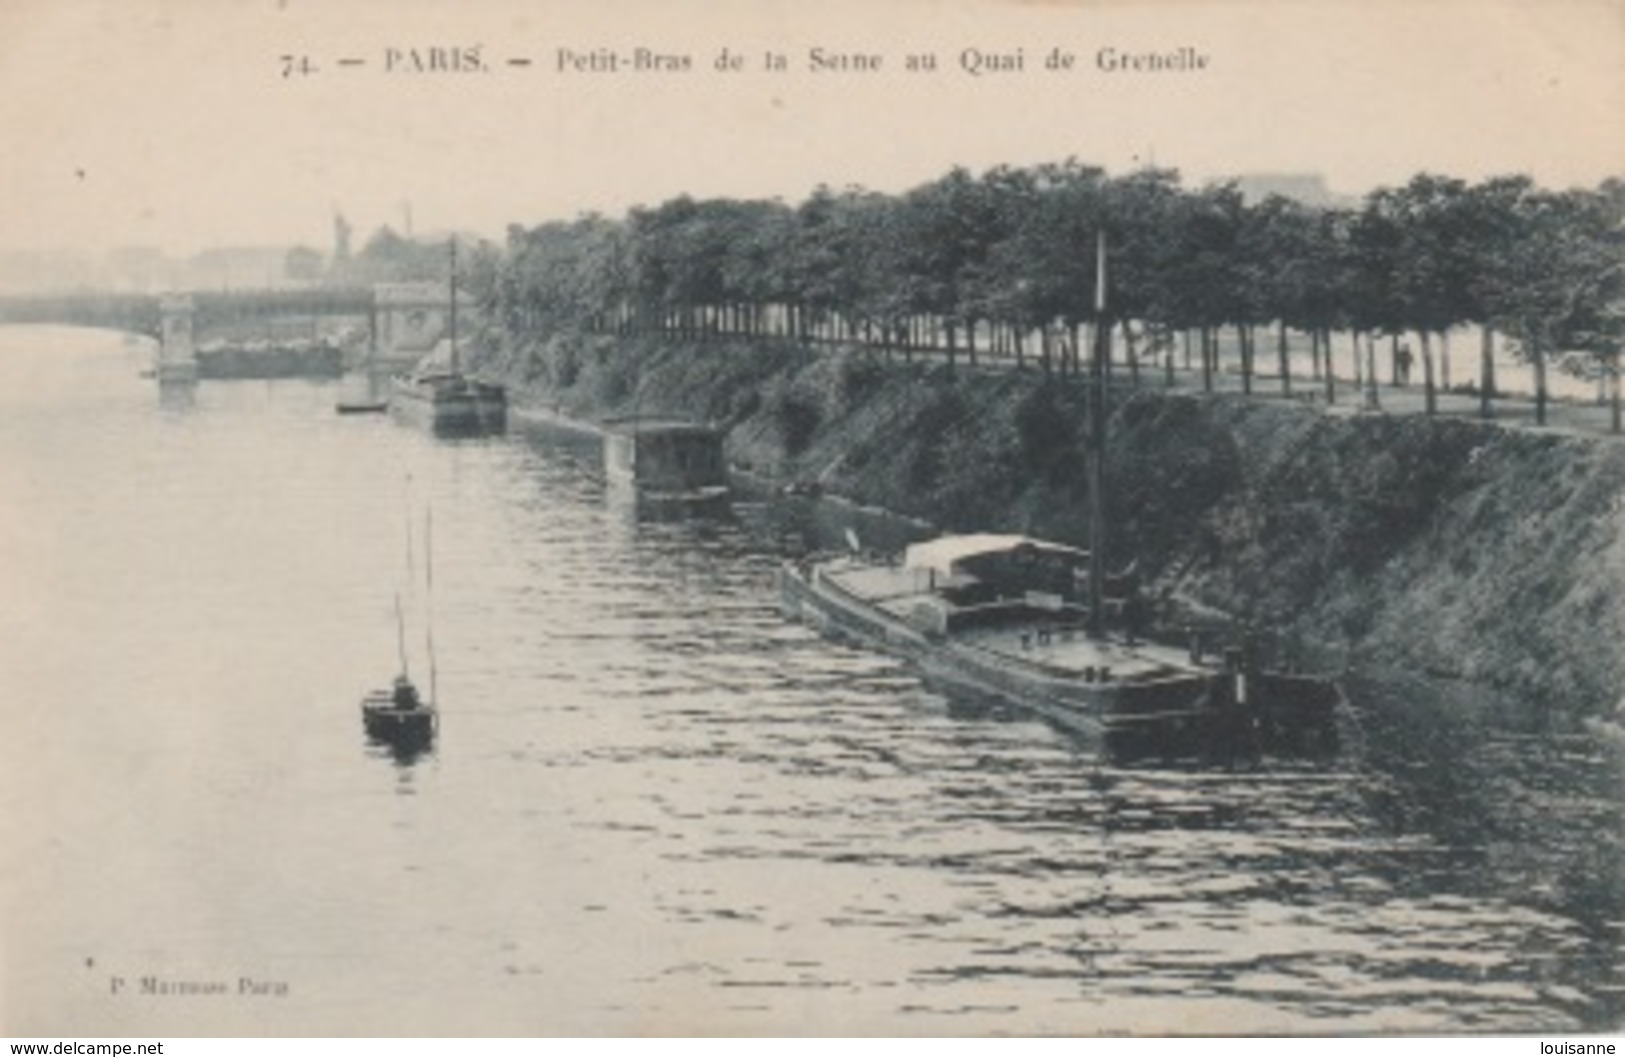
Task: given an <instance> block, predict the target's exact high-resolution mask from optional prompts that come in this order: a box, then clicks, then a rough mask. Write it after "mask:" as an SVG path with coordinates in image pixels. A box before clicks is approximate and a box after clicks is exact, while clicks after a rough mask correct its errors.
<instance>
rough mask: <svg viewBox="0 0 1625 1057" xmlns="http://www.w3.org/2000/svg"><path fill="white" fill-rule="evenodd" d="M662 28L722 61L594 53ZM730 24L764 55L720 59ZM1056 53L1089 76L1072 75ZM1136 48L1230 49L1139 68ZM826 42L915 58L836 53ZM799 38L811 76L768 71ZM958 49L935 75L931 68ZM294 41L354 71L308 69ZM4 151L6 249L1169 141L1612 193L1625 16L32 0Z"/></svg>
mask: <svg viewBox="0 0 1625 1057" xmlns="http://www.w3.org/2000/svg"><path fill="white" fill-rule="evenodd" d="M474 45H483V51H482V58H483V59H484V61H485V63H486V64H487V65H488V66H489V67H491V69H490V72H487V73H474V74H438V73H437V74H421V73H386V72H384V71H383V69H382V67H383V65H384V61H385V54H386V51H387V50H388V49H396V50H397V51H398V52H399V53H401V54H404V53H406V52H407V51H408V50H409V49H417V50H418V51H419V53H420V54H422V52H423V49H426V48H428V47H434V46H437V47H443V48H468V47H471V46H474ZM638 47H643V48H646V49H649V51H650V52H652V53H659V54H664V55H677V54H688V55H689V56H691V59H692V61H693V63H694V64H695V66H694V68H693V69H692V70H690V71H689V72H687V73H658V72H649V71H646V72H632V71H627V70H625V69H624V68H623V69H621V70H619V71H617V72H610V71H608V70H604V69H593V68H591V67H592V63H591V62H590V61H589V60H590V57H591V56H592V55H594V54H595V53H598V52H599V49H604V48H607V49H610V51H611V52H612V53H615V54H623V55H624V54H626V53H629V52H631V51H632V50H633V49H635V48H638ZM724 47H726V48H728V49H730V50H731V51H733V52H735V53H737V54H740V55H742V56H744V57H745V59H746V61H747V64H748V65H747V67H746V68H745V69H743V70H741V71H740V72H734V73H718V72H716V71H715V70H714V68H713V62H714V59H715V57H716V54H717V52H718V51H719V50H720V49H722V48H724ZM1052 47H1061V48H1063V49H1065V50H1066V51H1069V52H1072V53H1074V54H1075V55H1076V63H1077V65H1076V67H1075V68H1074V70H1073V71H1072V72H1066V73H1063V72H1052V71H1047V70H1045V69H1044V59H1045V56H1046V54H1047V53H1048V51H1049V49H1050V48H1052ZM1106 47H1111V48H1115V49H1118V50H1119V51H1120V52H1128V53H1140V52H1146V51H1157V52H1178V50H1179V49H1182V48H1189V49H1192V54H1200V55H1204V56H1206V57H1207V58H1208V66H1207V68H1206V69H1204V70H1201V71H1187V72H1182V73H1147V72H1141V73H1122V72H1118V73H1107V72H1104V71H1101V70H1099V69H1098V68H1097V66H1096V55H1097V52H1098V50H1099V49H1101V48H1106ZM812 48H822V49H825V50H826V51H827V52H840V53H858V52H862V53H868V54H879V55H881V56H883V66H882V69H881V71H880V72H877V73H851V72H847V73H836V72H813V71H811V70H809V69H808V65H809V63H808V54H809V52H810V49H812ZM968 48H974V49H977V50H979V51H980V52H982V53H984V54H986V55H991V56H998V57H1002V58H1009V57H1010V56H1013V55H1014V54H1015V53H1016V50H1017V49H1020V53H1021V58H1022V61H1023V65H1024V68H1023V69H1022V70H1021V71H1020V72H986V73H984V74H983V75H981V76H973V75H972V74H970V73H968V72H965V71H964V70H963V69H961V68H960V67H959V65H958V56H959V54H960V53H961V52H962V51H963V50H964V49H968ZM561 49H564V50H567V51H569V52H570V53H571V55H572V56H573V58H571V59H570V60H567V63H566V64H567V65H570V64H571V63H574V64H575V65H574V67H573V68H572V69H570V70H568V71H561V70H560V69H559V68H558V67H559V59H560V54H559V53H560V50H561ZM768 50H773V51H776V52H780V53H783V54H785V55H786V57H787V59H788V62H789V67H790V68H789V70H788V72H784V73H769V72H766V71H764V70H763V69H762V68H761V66H762V56H763V54H764V53H765V52H766V51H768ZM925 52H933V53H935V54H936V56H937V59H938V63H939V68H938V70H937V71H936V72H935V73H918V72H916V73H908V72H905V71H904V70H903V69H902V63H903V60H904V57H905V56H907V55H909V54H918V53H925ZM285 54H291V55H308V56H310V57H311V58H312V59H313V60H314V61H315V62H316V63H317V65H318V66H319V67H320V68H321V71H320V72H319V73H317V74H316V75H314V76H301V75H297V74H296V75H295V76H292V77H284V76H283V69H282V63H281V60H280V56H282V55H285ZM341 57H358V58H362V59H364V60H366V65H364V66H360V67H351V68H338V67H336V66H335V63H336V62H337V60H338V59H339V58H341ZM510 58H525V59H529V60H530V61H531V65H530V66H528V67H519V66H510V65H508V64H507V60H508V59H510ZM0 142H4V143H5V144H7V149H6V151H5V152H4V155H3V159H0V184H3V186H4V187H5V189H6V192H7V193H6V196H5V198H4V200H3V201H0V250H6V249H43V250H50V249H74V250H82V251H86V252H100V251H105V250H107V249H110V248H113V247H118V246H125V245H148V246H154V247H158V248H160V249H162V250H164V251H166V252H168V253H172V254H185V253H190V252H195V251H196V250H198V249H201V248H204V247H207V246H211V245H251V244H265V243H280V244H288V243H306V244H310V245H314V246H319V247H322V248H326V247H328V246H329V245H330V244H331V237H332V216H333V213H334V211H335V210H337V211H342V212H343V213H344V214H345V215H346V216H347V217H348V218H349V219H350V221H351V223H352V224H353V225H354V227H355V230H356V235H357V238H358V240H359V239H364V238H365V237H366V235H367V234H368V233H369V232H371V231H372V230H374V229H375V228H376V227H378V226H379V225H381V224H384V223H390V224H393V225H394V226H396V227H397V228H399V227H400V226H401V221H402V216H403V207H404V204H405V203H408V202H409V203H411V208H412V214H413V222H414V226H415V227H416V228H417V229H418V230H420V231H426V230H437V229H438V230H445V229H449V228H456V229H459V230H473V231H479V232H483V233H487V234H499V233H500V232H501V231H502V229H503V228H504V226H505V225H507V224H508V223H524V224H533V223H538V222H540V221H543V220H546V219H550V218H555V217H567V216H572V215H574V214H576V213H578V212H582V211H588V210H596V211H600V212H605V213H610V214H618V213H620V212H622V211H624V210H625V209H626V208H628V207H630V206H633V205H637V204H653V203H656V202H659V201H661V200H663V199H666V198H669V197H672V196H674V195H677V194H680V193H689V194H693V195H695V196H697V197H705V196H712V195H732V196H740V197H773V196H779V197H782V198H784V199H786V200H789V201H795V200H798V199H800V198H802V197H803V196H805V195H806V194H807V193H808V192H809V191H810V190H811V189H812V188H813V187H814V186H816V185H817V184H819V183H828V184H831V185H834V186H837V187H839V186H845V185H848V184H858V185H862V186H865V187H870V188H873V189H876V190H882V191H898V190H903V189H905V188H907V187H910V186H913V185H915V184H917V183H920V182H922V181H925V180H928V179H931V178H933V177H936V176H938V175H941V174H942V173H943V172H945V171H947V170H948V169H949V168H951V167H952V166H954V165H964V166H967V167H969V168H971V169H973V170H977V171H980V170H982V169H985V168H987V167H989V166H993V165H998V164H1010V165H1028V164H1035V163H1039V162H1044V161H1059V160H1062V159H1064V158H1066V157H1068V156H1076V157H1077V158H1079V159H1080V160H1083V161H1085V162H1090V163H1095V164H1101V165H1104V166H1106V167H1107V168H1109V169H1110V170H1112V171H1114V172H1121V171H1125V170H1127V169H1131V168H1133V167H1136V166H1138V165H1141V164H1144V163H1145V162H1147V161H1149V160H1152V159H1154V160H1155V161H1156V163H1157V164H1159V165H1162V166H1166V167H1171V168H1176V169H1179V170H1180V171H1181V172H1182V173H1183V174H1184V176H1185V180H1186V182H1187V184H1198V183H1201V182H1203V181H1205V180H1207V179H1211V178H1215V177H1221V176H1227V175H1232V174H1236V173H1246V172H1286V173H1310V172H1312V173H1320V174H1322V175H1324V177H1325V178H1326V181H1327V183H1328V185H1329V187H1330V188H1331V189H1332V190H1333V191H1336V192H1341V193H1345V194H1356V195H1357V194H1360V193H1363V192H1364V191H1366V190H1368V189H1370V188H1371V187H1373V186H1377V185H1380V184H1388V183H1397V182H1402V181H1403V180H1405V179H1407V178H1408V177H1409V176H1410V175H1412V174H1413V173H1415V172H1418V171H1433V172H1443V173H1446V174H1449V175H1452V176H1459V177H1462V178H1465V179H1469V180H1474V179H1481V178H1483V177H1485V176H1489V175H1494V174H1498V173H1506V172H1526V173H1528V174H1530V175H1531V176H1533V177H1534V178H1535V179H1536V180H1537V181H1539V182H1540V183H1542V184H1543V185H1546V186H1551V187H1567V186H1573V185H1577V184H1578V185H1594V184H1595V183H1597V182H1598V181H1600V180H1601V179H1603V178H1604V177H1607V176H1609V175H1622V174H1625V5H1622V4H1620V3H1618V2H1617V0H1569V2H1558V3H1541V4H1535V3H1528V2H1524V3H1504V2H1482V3H1480V2H1472V3H1469V2H1466V0H1461V2H1455V0H1446V2H1435V3H1423V4H1420V5H1417V4H1399V3H1389V2H1376V3H1369V2H1368V3H1362V4H1354V3H1348V2H1344V0H1330V2H1322V3H1308V4H1289V3H1286V2H1284V0H1277V2H1262V3H1221V4H1214V5H1206V6H1201V7H1197V6H1195V5H1192V4H1188V3H1183V2H1166V3H1136V2H1132V0H1085V2H1066V0H1032V2H1021V3H991V2H987V3H984V2H968V0H945V2H931V0H891V2H884V0H883V2H879V3H871V4H868V5H859V4H856V3H852V2H839V3H835V4H832V5H828V6H826V7H825V8H823V9H821V10H818V11H809V10H805V9H803V8H801V7H796V6H792V5H791V4H788V3H779V2H771V3H770V2H743V0H734V2H728V0H723V2H708V3H703V4H702V3H699V2H697V0H676V2H672V0H666V2H662V3H658V4H656V3H654V2H653V0H621V2H619V3H614V2H611V3H606V4H603V5H601V6H600V8H599V9H597V10H585V9H578V8H577V7H576V6H572V5H567V4H566V3H564V2H563V0H533V2H527V3H522V4H521V3H517V2H511V0H473V2H468V3H463V4H457V5H449V4H431V3H427V2H422V0H419V2H414V3H405V4H401V3H393V4H384V3H375V2H350V3H343V2H340V3H331V2H330V3H327V4H323V5H317V4H315V3H311V2H307V0H255V2H252V3H228V4H205V3H203V2H201V0H134V2H114V0H69V2H66V3H62V2H55V3H47V2H45V0H41V2H38V3H35V2H31V0H20V2H19V0H12V2H11V3H10V4H9V5H7V6H4V7H0Z"/></svg>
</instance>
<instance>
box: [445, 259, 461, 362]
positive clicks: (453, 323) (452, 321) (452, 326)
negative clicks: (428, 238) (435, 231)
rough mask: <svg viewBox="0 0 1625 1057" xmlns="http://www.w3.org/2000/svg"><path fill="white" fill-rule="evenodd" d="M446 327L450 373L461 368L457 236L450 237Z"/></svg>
mask: <svg viewBox="0 0 1625 1057" xmlns="http://www.w3.org/2000/svg"><path fill="white" fill-rule="evenodd" d="M448 315H449V322H448V324H447V329H449V330H450V331H451V373H453V374H457V373H459V372H460V371H461V370H462V367H461V365H460V364H459V362H458V357H457V236H456V235H453V236H452V237H451V307H450V309H449V310H448Z"/></svg>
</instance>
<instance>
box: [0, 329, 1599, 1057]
mask: <svg viewBox="0 0 1625 1057" xmlns="http://www.w3.org/2000/svg"><path fill="white" fill-rule="evenodd" d="M149 358H150V350H149V349H146V348H142V347H140V346H136V345H131V344H126V343H124V342H123V341H121V339H119V338H118V337H116V336H108V335H102V334H87V333H83V332H77V333H76V332H71V331H53V330H9V331H0V495H3V496H4V506H3V508H0V587H3V597H4V598H5V605H4V607H3V609H0V695H3V698H0V699H3V700H4V708H5V711H6V716H7V720H8V722H7V728H8V737H7V738H5V739H4V749H3V756H0V797H3V799H0V826H3V827H4V829H3V833H4V842H3V847H4V859H3V864H4V865H3V867H0V928H3V943H0V973H3V975H0V1028H3V1030H4V1031H6V1032H7V1033H13V1034H24V1035H55V1034H59V1033H74V1034H79V1035H86V1034H93V1033H97V1032H108V1033H117V1034H127V1035H136V1034H140V1035H160V1036H162V1035H184V1034H216V1033H220V1034H237V1033H252V1034H350V1033H354V1034H576V1033H586V1034H621V1033H648V1032H662V1033H668V1032H705V1033H711V1032H721V1033H744V1032H768V1033H774V1034H806V1033H837V1032H838V1033H865V1034H871V1033H881V1034H897V1033H908V1034H938V1033H953V1034H982V1033H998V1032H1009V1033H1022V1034H1028V1033H1068V1034H1070V1033H1101V1032H1131V1033H1155V1034H1162V1033H1169V1032H1220V1033H1261V1032H1272V1033H1274V1032H1285V1033H1310V1034H1314V1033H1338V1034H1341V1033H1350V1032H1372V1031H1377V1032H1382V1031H1392V1032H1406V1033H1423V1032H1427V1033H1431V1032H1446V1033H1455V1032H1520V1031H1558V1030H1579V1029H1587V1028H1590V1029H1596V1028H1601V1027H1608V1026H1612V1025H1616V1024H1617V1023H1618V1022H1619V1020H1620V1016H1621V1009H1622V1004H1621V990H1620V987H1621V974H1620V970H1619V960H1620V950H1621V941H1622V938H1625V937H1622V935H1621V928H1622V919H1625V913H1622V911H1621V907H1622V904H1625V898H1622V896H1621V888H1622V883H1621V877H1622V875H1625V869H1622V867H1621V855H1620V832H1621V826H1620V823H1621V796H1620V791H1621V782H1620V778H1621V763H1620V759H1619V756H1618V753H1617V750H1611V749H1609V748H1608V747H1607V746H1606V745H1604V744H1600V743H1593V742H1592V741H1590V740H1588V739H1586V738H1581V737H1575V736H1562V737H1558V736H1541V737H1534V736H1528V735H1513V734H1506V733H1494V732H1489V731H1481V730H1476V729H1473V728H1472V727H1470V726H1468V725H1465V724H1460V723H1456V722H1453V721H1447V720H1444V719H1441V718H1440V717H1439V715H1438V714H1437V713H1436V712H1434V711H1432V710H1429V709H1426V708H1416V709H1412V708H1408V707H1401V706H1402V705H1403V703H1402V702H1400V703H1396V702H1392V701H1389V702H1376V703H1375V704H1374V705H1373V707H1371V708H1369V709H1368V710H1367V712H1366V714H1365V715H1364V717H1363V726H1364V730H1365V735H1364V736H1363V737H1362V738H1360V739H1357V741H1356V742H1355V743H1354V744H1351V746H1350V748H1349V749H1348V750H1347V751H1346V752H1345V753H1344V755H1343V757H1342V758H1340V759H1338V760H1337V761H1335V762H1333V763H1331V764H1329V765H1328V764H1316V765H1313V766H1311V765H1307V764H1303V765H1293V764H1289V763H1285V762H1277V763H1274V764H1271V765H1268V766H1265V767H1263V768H1261V769H1258V770H1251V771H1239V772H1235V773H1231V772H1225V771H1201V770H1194V769H1181V768H1172V767H1150V766H1146V767H1129V766H1117V765H1113V764H1112V763H1111V762H1110V761H1104V760H1101V759H1098V758H1097V757H1096V756H1095V755H1094V753H1093V750H1092V749H1091V748H1090V747H1089V746H1088V745H1084V744H1079V743H1077V742H1075V741H1073V740H1071V739H1069V738H1068V737H1067V736H1065V735H1063V734H1061V733H1059V732H1057V731H1055V730H1053V729H1051V728H1050V727H1048V726H1046V725H1045V724H1043V723H1041V722H1036V721H1033V720H1030V719H1027V718H1024V717H1022V716H1020V715H1013V714H1009V713H1006V712H1003V711H1000V710H997V709H991V708H988V707H985V706H982V705H979V704H978V703H976V702H970V701H956V700H951V699H949V698H945V697H943V696H941V695H939V694H938V693H935V692H933V691H931V690H930V689H928V688H926V687H923V686H922V685H921V684H920V683H919V681H918V680H916V679H915V678H914V677H913V676H912V675H911V673H910V672H909V671H908V670H907V669H906V668H905V667H903V666H901V665H899V664H898V663H895V662H894V661H892V660H890V659H888V658H886V657H883V656H878V655H874V654H871V653H866V652H863V651H859V650H855V649H851V648H847V647H843V646H839V645H836V644H832V643H829V642H826V641H824V640H822V639H820V638H818V637H816V636H815V635H813V634H811V633H810V632H808V631H807V630H805V629H804V628H801V627H799V626H796V625H793V624H788V623H786V622H784V621H783V620H782V619H781V618H780V616H779V615H778V613H777V610H776V605H775V601H776V600H775V595H774V590H773V579H772V575H773V570H774V567H775V564H776V561H777V556H778V552H779V550H780V548H781V546H782V544H783V541H784V540H786V539H788V538H791V537H793V536H794V535H795V534H796V533H797V532H799V531H802V526H801V525H800V522H799V520H798V519H799V518H800V517H801V516H802V515H803V514H804V513H805V510H798V509H796V508H785V507H782V506H772V505H766V504H762V503H752V502H742V503H740V504H739V505H738V506H737V507H736V509H735V511H734V514H733V516H732V517H728V518H718V519H711V520H690V521H675V522H672V521H664V522H663V521H658V520H651V519H648V518H641V519H640V517H639V516H638V514H637V512H636V511H635V510H633V509H630V508H629V507H628V506H627V504H625V503H623V502H621V501H619V500H618V499H617V498H616V497H615V496H614V495H612V494H608V493H606V489H605V487H604V485H603V482H602V480H601V475H600V473H599V466H598V459H599V452H598V445H597V442H596V441H595V440H594V439H593V438H591V437H590V436H582V435H578V434H571V433H567V432H560V431H557V430H547V429H540V428H534V427H527V426H525V425H523V424H516V425H515V426H514V427H513V428H512V429H511V430H510V433H509V435H508V436H507V437H505V438H500V439H495V440H487V441H463V442H448V441H436V440H434V439H431V438H430V437H428V436H426V435H425V434H423V433H421V432H417V431H414V430H412V429H409V428H406V427H404V426H401V425H397V424H395V423H393V422H391V421H389V420H387V419H385V418H382V417H375V416H353V417H352V416H338V415H335V414H334V413H333V400H334V397H335V394H336V388H335V386H334V385H332V384H315V383H304V382H276V383H260V382H234V383H204V384H202V385H201V386H199V387H197V388H196V389H195V391H193V392H191V393H190V394H186V393H184V392H183V393H180V394H167V395H161V394H160V392H159V390H158V389H157V388H156V385H155V383H153V382H152V381H150V380H143V379H141V378H140V377H138V372H139V369H140V368H141V367H142V366H144V365H145V364H146V362H148V360H149ZM426 510H430V511H432V519H433V525H432V535H433V546H432V555H433V579H434V589H433V594H432V610H433V620H432V627H433V635H434V640H435V654H436V658H437V668H436V672H435V679H436V681H437V684H438V694H439V699H440V702H441V707H442V713H443V718H442V730H441V736H440V738H439V741H438V743H437V745H436V747H435V750H434V752H433V753H432V754H429V755H426V756H423V757H421V758H418V759H415V760H403V759H397V758H394V757H392V756H391V755H390V754H388V753H386V752H384V751H382V750H380V749H378V748H376V747H373V746H369V745H368V744H367V743H366V742H365V740H364V739H363V736H362V731H361V724H360V721H359V716H358V711H357V702H358V700H359V697H360V695H361V694H362V693H363V692H364V691H365V690H367V689H368V688H370V687H373V686H376V685H381V684H383V683H384V682H385V681H387V679H388V678H389V677H390V676H391V675H392V674H393V673H394V670H395V667H396V664H397V661H396V655H397V639H396V631H397V626H396V618H395V597H396V594H397V592H404V599H405V601H404V608H405V610H406V614H407V617H408V619H407V621H406V624H407V639H408V642H407V645H408V662H409V663H410V664H412V665H413V666H414V674H415V675H416V676H417V677H418V678H419V681H420V682H423V681H425V680H426V678H427V673H426V669H425V665H426V660H425V656H424V655H425V653H426V647H425V644H424V642H423V637H424V630H425V628H424V626H425V624H426V623H427V617H426V610H427V609H428V608H431V607H430V606H429V605H427V604H426V603H427V602H428V601H429V599H427V598H426V597H425V592H424V591H423V588H422V582H421V581H422V579H423V575H424V572H425V570H424V568H423V555H424V550H425V547H424V542H425V541H424V535H425V531H426V526H425V525H424V518H425V517H426V514H425V511H426ZM409 526H410V527H411V535H412V542H411V544H410V547H411V551H412V558H411V565H410V566H409V564H408V542H407V538H406V537H407V535H408V531H409ZM408 568H411V569H413V570H414V571H415V573H416V575H415V576H408V574H407V569H408ZM1396 716H1397V717H1402V721H1401V720H1400V719H1396V718H1394V717H1396ZM245 980H246V981H248V982H247V983H245ZM221 990H223V991H224V993H185V992H197V991H203V992H214V991H221Z"/></svg>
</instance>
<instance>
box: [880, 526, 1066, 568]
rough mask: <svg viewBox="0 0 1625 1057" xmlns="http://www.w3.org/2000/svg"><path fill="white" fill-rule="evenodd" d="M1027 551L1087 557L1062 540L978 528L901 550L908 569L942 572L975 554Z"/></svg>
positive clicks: (974, 556) (1064, 558) (977, 555)
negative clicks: (1058, 541) (968, 533)
mask: <svg viewBox="0 0 1625 1057" xmlns="http://www.w3.org/2000/svg"><path fill="white" fill-rule="evenodd" d="M1018 552H1027V553H1031V554H1034V555H1045V556H1047V557H1052V558H1059V559H1063V560H1065V561H1066V562H1067V563H1069V564H1072V563H1082V562H1086V561H1088V560H1089V552H1088V551H1086V550H1079V549H1078V548H1077V547H1068V546H1067V545H1066V544H1064V543H1049V542H1046V541H1045V540H1037V539H1033V538H1032V537H1031V536H1021V535H1009V534H1003V533H994V532H978V533H972V534H970V535H967V536H942V537H940V538H938V539H934V540H927V541H926V542H924V543H915V544H911V545H910V546H909V547H908V549H907V550H906V551H904V552H903V565H904V566H906V567H907V568H910V569H933V570H935V571H936V572H938V573H940V574H942V575H944V576H952V575H953V574H954V573H956V572H959V571H960V566H961V565H962V564H963V563H964V562H966V561H970V560H972V559H975V558H983V557H986V556H988V555H991V554H1015V553H1018Z"/></svg>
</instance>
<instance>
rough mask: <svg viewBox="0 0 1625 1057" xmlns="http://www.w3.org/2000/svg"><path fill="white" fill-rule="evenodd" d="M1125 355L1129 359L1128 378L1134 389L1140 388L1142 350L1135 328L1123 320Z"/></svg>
mask: <svg viewBox="0 0 1625 1057" xmlns="http://www.w3.org/2000/svg"><path fill="white" fill-rule="evenodd" d="M1123 355H1124V356H1126V357H1128V376H1129V380H1130V381H1131V382H1133V383H1134V388H1136V389H1138V388H1139V387H1140V349H1139V345H1138V343H1137V342H1136V341H1135V340H1134V328H1133V327H1131V326H1129V321H1128V320H1126V319H1125V320H1123Z"/></svg>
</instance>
